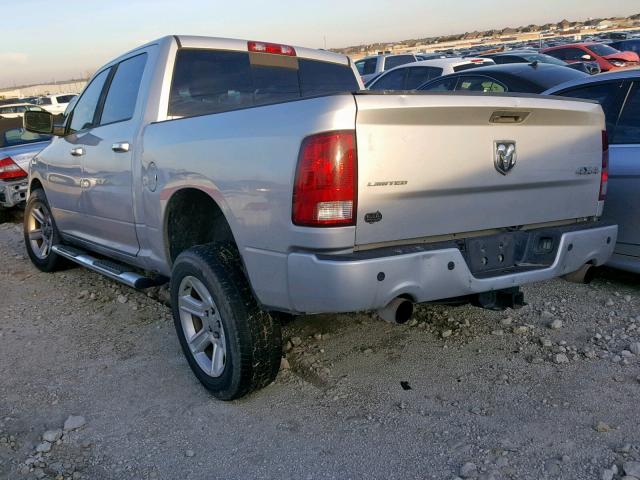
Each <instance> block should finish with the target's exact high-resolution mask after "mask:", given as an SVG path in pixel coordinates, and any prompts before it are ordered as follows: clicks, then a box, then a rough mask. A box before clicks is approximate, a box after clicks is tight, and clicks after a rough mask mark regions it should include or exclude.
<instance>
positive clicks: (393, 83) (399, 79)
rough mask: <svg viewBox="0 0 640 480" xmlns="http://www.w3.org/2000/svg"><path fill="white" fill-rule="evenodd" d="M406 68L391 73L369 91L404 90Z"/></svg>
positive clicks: (381, 78)
mask: <svg viewBox="0 0 640 480" xmlns="http://www.w3.org/2000/svg"><path fill="white" fill-rule="evenodd" d="M406 70H407V69H406V68H401V69H399V70H394V71H393V72H389V73H387V74H385V75H383V76H382V77H380V79H379V80H378V81H377V82H375V83H374V84H373V85H371V86H370V87H369V90H403V89H404V76H405V73H406Z"/></svg>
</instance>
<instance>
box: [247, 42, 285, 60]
mask: <svg viewBox="0 0 640 480" xmlns="http://www.w3.org/2000/svg"><path fill="white" fill-rule="evenodd" d="M247 47H248V48H249V51H250V52H258V53H272V54H274V55H286V56H288V57H295V56H296V50H295V49H294V48H293V47H290V46H289V45H279V44H277V43H266V42H248V43H247Z"/></svg>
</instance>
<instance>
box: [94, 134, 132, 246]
mask: <svg viewBox="0 0 640 480" xmlns="http://www.w3.org/2000/svg"><path fill="white" fill-rule="evenodd" d="M129 123H130V122H125V123H124V124H123V123H116V124H112V125H105V126H101V127H97V128H94V129H93V130H92V132H91V137H90V138H89V139H88V140H90V142H91V143H93V144H90V142H87V143H86V144H85V148H86V150H87V153H86V155H85V156H84V159H83V172H82V177H83V180H84V188H83V192H82V212H83V216H84V218H85V224H86V226H85V228H84V233H85V238H86V239H87V240H89V241H91V242H93V243H96V244H98V245H102V246H104V247H107V248H110V249H112V250H117V251H120V252H123V253H126V254H128V255H135V254H136V253H137V251H138V239H137V236H136V232H135V222H134V216H133V192H132V183H131V182H132V174H131V151H130V150H129V151H128V152H115V151H114V150H113V149H112V147H113V145H114V144H115V143H129V145H131V128H128V127H130V125H129Z"/></svg>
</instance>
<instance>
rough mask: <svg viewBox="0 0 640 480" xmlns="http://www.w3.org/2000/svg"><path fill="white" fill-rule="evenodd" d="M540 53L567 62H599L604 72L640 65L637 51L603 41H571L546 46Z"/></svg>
mask: <svg viewBox="0 0 640 480" xmlns="http://www.w3.org/2000/svg"><path fill="white" fill-rule="evenodd" d="M540 53H546V54H547V55H551V56H552V57H555V58H557V59H559V60H563V61H565V62H567V63H575V62H597V63H598V65H600V70H602V71H603V72H608V71H610V70H617V69H619V68H629V67H637V66H639V65H640V58H638V54H637V53H634V52H621V51H619V50H616V49H615V48H611V47H610V46H609V45H604V44H602V43H571V44H568V45H560V46H558V47H551V48H546V49H544V50H541V51H540Z"/></svg>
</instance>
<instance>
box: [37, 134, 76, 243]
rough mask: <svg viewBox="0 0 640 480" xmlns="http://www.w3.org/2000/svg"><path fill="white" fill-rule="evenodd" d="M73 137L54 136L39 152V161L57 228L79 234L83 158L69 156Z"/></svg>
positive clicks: (73, 144) (73, 146) (73, 141)
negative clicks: (55, 137)
mask: <svg viewBox="0 0 640 480" xmlns="http://www.w3.org/2000/svg"><path fill="white" fill-rule="evenodd" d="M75 140H76V138H75V136H74V135H71V136H69V137H64V138H57V139H54V141H53V142H51V145H49V146H48V147H47V148H46V149H44V150H43V151H42V152H40V154H38V163H39V164H40V165H42V167H43V168H42V171H43V173H44V175H45V182H46V183H45V192H46V195H47V200H48V201H49V205H50V207H51V209H52V212H53V218H55V220H56V225H57V227H58V229H59V230H60V231H61V232H63V233H67V234H71V235H76V236H77V235H79V234H80V232H81V231H82V220H81V218H80V210H81V206H80V202H81V193H82V190H81V188H80V178H81V177H82V164H81V162H82V160H81V158H80V157H78V156H73V155H71V150H72V149H74V148H76V145H75Z"/></svg>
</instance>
